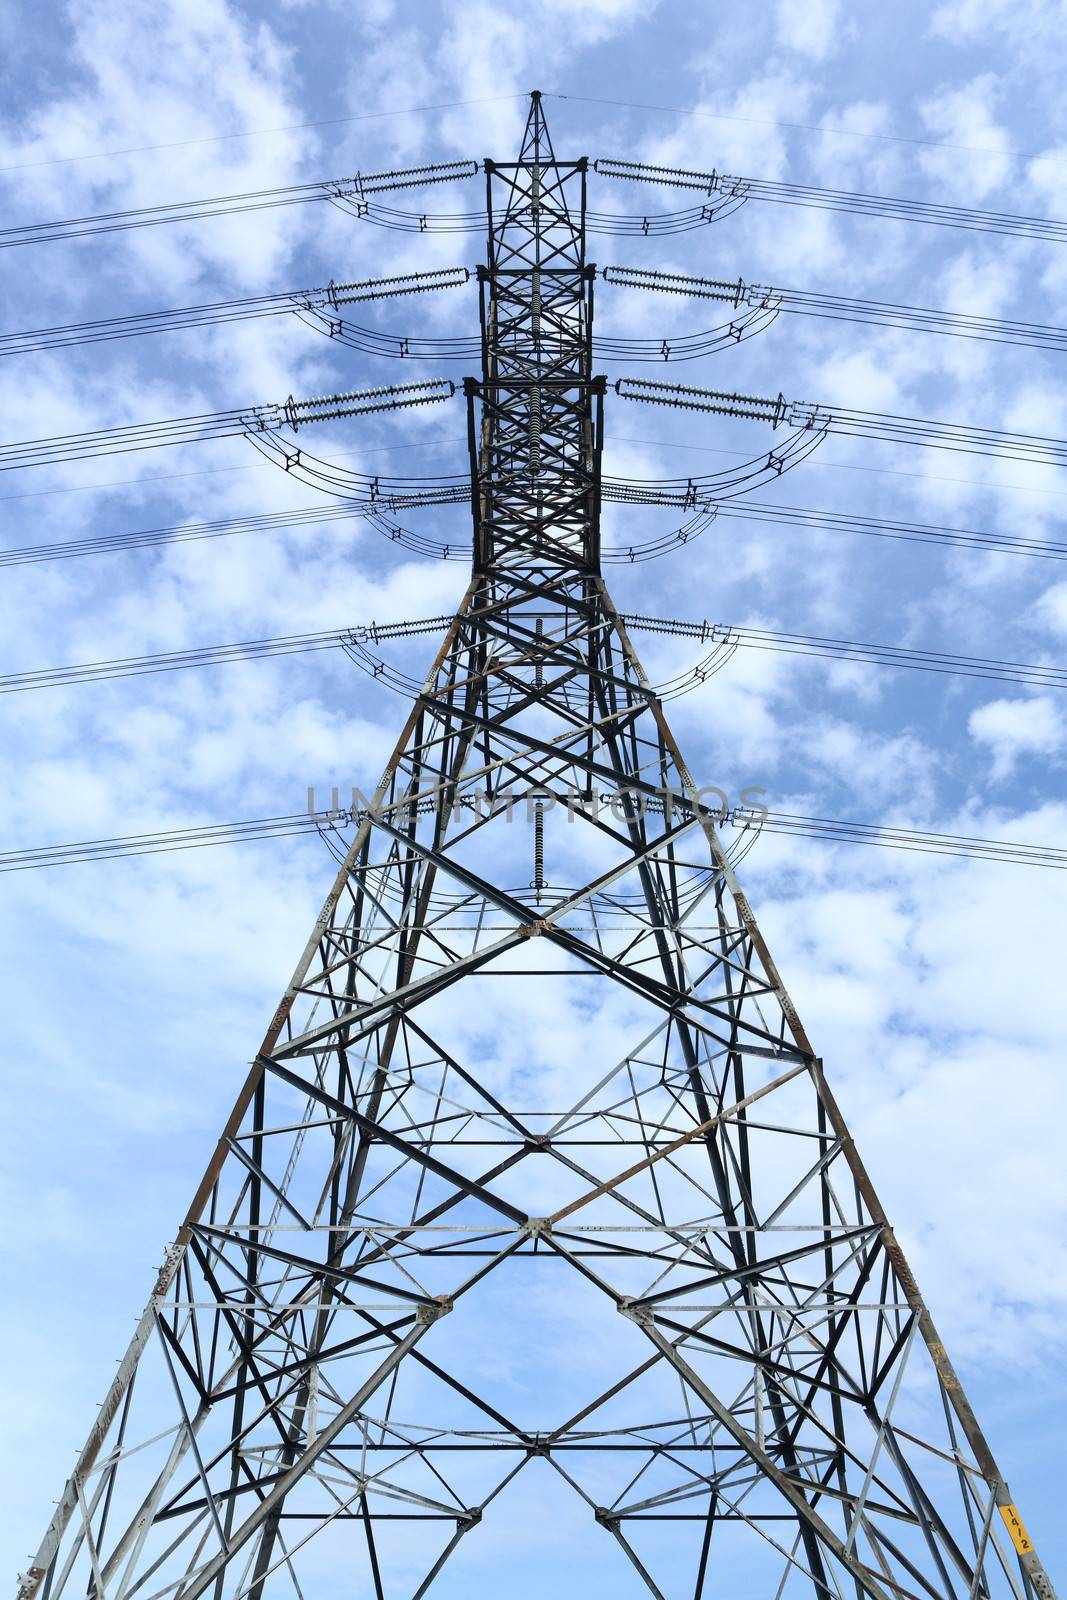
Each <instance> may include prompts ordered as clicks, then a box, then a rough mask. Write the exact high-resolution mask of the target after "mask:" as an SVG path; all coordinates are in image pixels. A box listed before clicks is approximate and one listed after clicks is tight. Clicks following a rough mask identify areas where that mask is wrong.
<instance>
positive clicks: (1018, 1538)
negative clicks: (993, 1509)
mask: <svg viewBox="0 0 1067 1600" xmlns="http://www.w3.org/2000/svg"><path fill="white" fill-rule="evenodd" d="M1000 1514H1001V1516H1002V1517H1003V1518H1004V1525H1005V1527H1006V1528H1007V1530H1008V1532H1009V1533H1010V1534H1011V1542H1012V1544H1013V1545H1014V1546H1015V1548H1016V1550H1018V1552H1019V1554H1020V1555H1021V1556H1028V1555H1029V1554H1030V1552H1031V1550H1032V1549H1033V1548H1034V1547H1033V1545H1032V1544H1031V1543H1030V1535H1029V1534H1028V1533H1027V1531H1026V1529H1025V1528H1024V1527H1023V1519H1022V1517H1020V1515H1019V1513H1018V1512H1017V1511H1016V1509H1015V1507H1014V1506H1001V1508H1000Z"/></svg>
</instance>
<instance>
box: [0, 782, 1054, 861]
mask: <svg viewBox="0 0 1067 1600" xmlns="http://www.w3.org/2000/svg"><path fill="white" fill-rule="evenodd" d="M675 804H676V807H678V808H681V806H683V805H684V804H685V801H684V800H683V799H682V797H680V796H679V797H678V798H677V799H676V802H675ZM710 814H711V816H712V818H713V820H716V821H718V822H719V823H720V825H723V824H727V823H728V824H729V825H730V826H731V827H734V828H737V829H740V830H742V831H743V832H745V833H750V834H752V835H753V836H754V837H758V836H759V835H760V834H761V833H788V834H793V835H799V836H800V837H802V838H809V839H820V840H824V841H825V842H827V843H831V844H832V843H843V844H866V845H874V846H877V847H879V848H881V849H888V850H905V851H911V852H919V853H922V854H926V855H941V856H955V857H962V858H965V859H970V860H980V861H999V862H1002V863H1005V864H1008V865H1014V866H1029V867H1049V868H1052V869H1054V870H1056V871H1061V872H1062V871H1063V870H1065V869H1067V849H1063V848H1062V847H1060V846H1056V845H1040V844H1022V843H1019V842H1018V841H1012V840H1004V839H985V838H980V837H977V836H973V835H970V834H953V833H934V832H931V831H928V830H922V829H915V828H899V827H887V826H883V825H881V824H879V823H865V822H847V821H841V820H839V819H835V818H830V817H806V816H801V815H797V814H794V813H792V812H784V811H766V810H764V808H763V807H750V806H735V807H734V808H733V810H731V811H728V812H726V813H725V815H722V814H720V813H716V812H711V813H710ZM365 815H366V813H365V812H362V811H356V812H351V811H345V810H339V809H334V808H331V810H329V811H323V812H315V813H313V814H309V813H307V812H296V813H293V814H290V815H288V816H279V817H258V818H255V819H253V820H251V821H246V822H220V823H213V824H208V825H201V826H193V827H188V828H168V829H165V830H163V831H161V832H158V833H138V834H119V835H116V836H113V837H111V838H107V839H82V840H77V841H75V842H74V843H70V844H51V845H38V846H32V847H28V848H24V849H20V850H5V851H2V852H0V873H3V872H27V871H33V870H37V869H40V868H44V867H59V866H71V865H74V864H75V863H77V862H87V861H108V860H113V859H115V858H116V857H120V856H140V855H160V854H167V853H170V852H173V851H178V850H195V849H202V848H204V847H208V846H213V845H222V844H240V843H245V842H248V841H253V840H256V839H276V838H282V837H286V836H288V835H291V834H306V833H321V834H324V835H325V834H331V833H336V834H342V832H343V830H344V829H345V828H347V827H351V826H352V825H353V824H354V823H357V822H359V821H360V820H362V818H363V817H364V816H365Z"/></svg>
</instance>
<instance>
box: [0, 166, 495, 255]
mask: <svg viewBox="0 0 1067 1600" xmlns="http://www.w3.org/2000/svg"><path fill="white" fill-rule="evenodd" d="M477 171H478V163H477V162H476V161H447V162H439V163H435V164H433V165H430V166H424V167H409V168H407V169H405V170H403V171H397V172H369V173H365V174H359V173H357V174H356V175H355V177H352V178H328V179H318V180H315V181H314V182H312V183H292V184H286V185H284V186H283V187H281V188H278V189H255V190H252V191H251V192H249V193H246V194H228V195H214V196H212V197H211V198H210V199H207V200H179V201H177V202H171V203H170V204H168V205H157V206H137V207H135V208H134V209H133V210H130V211H109V212H104V213H102V214H100V215H98V216H92V217H68V218H66V219H64V220H62V221H59V222H30V223H23V224H22V225H21V226H20V227H13V228H0V250H9V249H12V248H14V247H16V246H18V245H23V244H48V243H51V242H53V241H54V240H57V239H81V238H85V237H87V236H89V235H92V234H100V233H116V232H121V231H125V230H127V229H133V228H149V227H156V226H158V225H159V224H160V223H165V222H192V221H196V220H197V219H199V218H201V217H220V216H233V215H235V214H237V213H241V212H247V211H265V210H270V209H272V208H274V207H276V206H292V205H305V204H307V203H308V202H309V201H313V200H331V201H334V202H341V203H343V204H347V205H351V206H354V207H356V208H359V207H366V206H368V205H369V203H370V202H369V196H371V195H376V194H384V193H387V192H389V191H391V190H396V189H410V188H417V187H421V186H423V185H425V184H433V183H450V182H454V181H455V180H456V179H459V178H470V177H473V176H474V175H475V173H477Z"/></svg>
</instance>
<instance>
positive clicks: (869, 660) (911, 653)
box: [0, 613, 1067, 690]
mask: <svg viewBox="0 0 1067 1600" xmlns="http://www.w3.org/2000/svg"><path fill="white" fill-rule="evenodd" d="M623 621H624V622H625V623H626V625H627V627H634V628H638V629H642V630H644V631H645V632H648V633H660V634H668V635H671V636H673V637H675V638H694V639H699V640H700V642H701V643H709V644H719V645H725V646H727V647H728V648H729V649H731V650H735V649H745V650H770V651H776V652H780V653H783V654H786V655H799V656H819V657H821V658H823V659H825V660H830V661H858V662H861V663H863V664H864V665H866V666H879V667H900V668H903V669H906V670H910V671H912V672H936V673H942V674H947V675H949V676H952V677H962V678H984V679H991V680H993V681H995V682H1001V683H1023V684H1026V685H1028V686H1029V687H1031V688H1039V689H1067V668H1065V667H1056V666H1049V665H1033V664H1028V663H1026V662H1022V661H1005V660H1000V659H997V658H996V657H990V656H964V655H955V654H946V653H944V652H941V651H937V650H918V649H908V648H903V647H901V646H899V645H885V644H871V643H863V642H861V641H859V640H856V639H832V638H824V637H820V636H819V635H816V634H805V633H782V632H777V631H775V630H774V629H771V628H738V627H734V626H733V625H732V624H730V623H724V622H678V621H675V620H674V619H673V618H669V617H647V616H640V615H631V614H629V613H627V614H624V616H623ZM717 666H718V663H717V664H716V667H717ZM694 676H696V677H700V676H701V669H700V667H697V668H695V669H694ZM4 683H5V680H4V679H2V678H0V690H2V689H3V687H4Z"/></svg>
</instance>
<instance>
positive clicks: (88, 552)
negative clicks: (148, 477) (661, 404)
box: [0, 447, 1067, 567]
mask: <svg viewBox="0 0 1067 1600" xmlns="http://www.w3.org/2000/svg"><path fill="white" fill-rule="evenodd" d="M386 448H388V447H386ZM380 510H381V508H380V507H375V506H374V505H373V504H368V505H365V506H360V505H355V504H353V503H352V502H344V503H334V504H330V505H321V506H320V505H314V506H299V507H296V508H294V509H293V510H291V511H272V512H263V513H259V514H253V515H249V516H244V517H223V518H220V519H218V520H215V521H206V522H189V523H178V524H176V525H174V526H172V527H161V528H141V529H134V530H131V531H130V532H128V533H110V534H107V533H105V534H97V535H95V536H90V537H87V538H84V539H70V540H65V541H63V542H58V543H53V544H37V545H23V546H21V547H20V548H16V549H12V550H4V551H0V567H16V566H24V565H27V564H30V563H34V562H39V561H65V560H70V559H73V558H76V557H81V556H93V555H109V554H113V553H117V552H119V551H122V550H138V549H145V548H151V547H153V546H156V545H167V544H181V543H185V542H187V541H189V540H197V539H219V538H227V537H230V536H231V535H234V534H242V533H271V532H274V531H275V530H284V529H287V528H301V527H311V526H315V525H318V524H320V523H328V522H348V521H350V520H354V519H356V518H363V517H372V518H373V517H374V516H375V515H376V514H378V513H379V512H380ZM714 516H715V517H716V518H717V517H731V518H734V519H735V520H737V521H741V522H754V523H764V524H766V525H768V526H770V525H776V524H780V525H782V526H788V527H799V528H810V529H812V530H813V531H817V532H826V533H852V534H859V535H864V536H867V537H871V538H882V539H897V540H903V541H905V542H907V543H914V544H934V545H945V546H949V547H954V548H956V549H965V550H979V551H986V552H987V553H989V554H991V555H1004V554H1006V555H1017V556H1034V557H1037V558H1039V559H1041V560H1046V561H1067V543H1063V544H1057V543H1051V542H1048V541H1046V540H1043V539H1031V538H1027V537H1026V536H1024V535H1021V534H1000V533H983V532H979V531H978V530H976V529H969V528H950V527H942V526H939V525H937V524H931V523H921V522H904V521H893V520H891V519H888V518H879V517H869V516H862V515H853V514H851V513H848V512H837V511H820V510H814V509H811V508H806V507H801V506H785V505H771V504H761V503H760V502H757V501H752V500H739V501H723V502H721V504H719V505H718V506H717V507H716V509H715V512H714ZM382 531H383V532H386V533H387V534H388V535H389V536H390V537H393V538H396V536H397V532H398V530H397V529H396V528H395V527H392V526H388V527H385V528H383V530H382ZM398 542H400V543H404V542H405V541H404V540H403V539H400V540H399V541H398ZM617 555H618V558H619V559H620V560H623V561H625V559H626V547H625V546H621V547H619V549H618V551H617Z"/></svg>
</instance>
